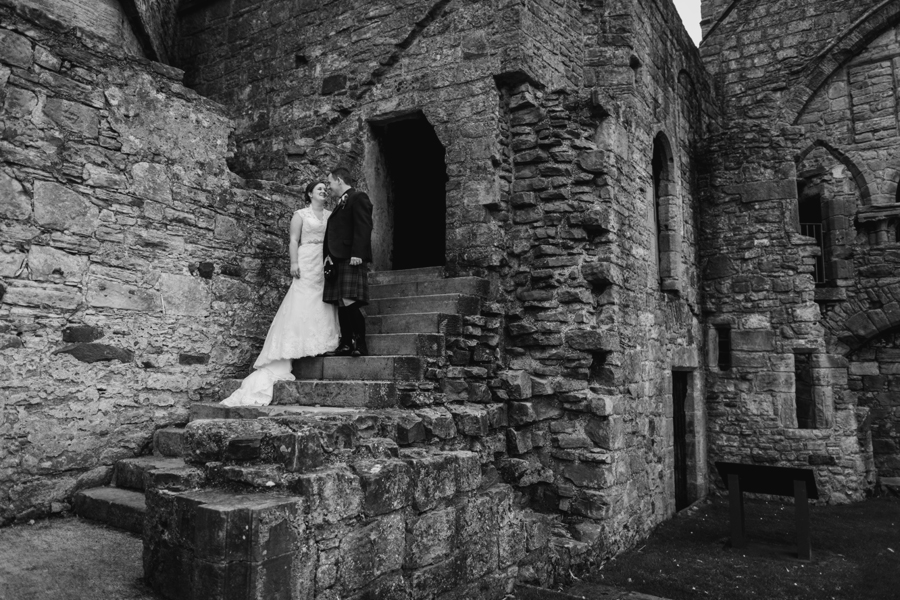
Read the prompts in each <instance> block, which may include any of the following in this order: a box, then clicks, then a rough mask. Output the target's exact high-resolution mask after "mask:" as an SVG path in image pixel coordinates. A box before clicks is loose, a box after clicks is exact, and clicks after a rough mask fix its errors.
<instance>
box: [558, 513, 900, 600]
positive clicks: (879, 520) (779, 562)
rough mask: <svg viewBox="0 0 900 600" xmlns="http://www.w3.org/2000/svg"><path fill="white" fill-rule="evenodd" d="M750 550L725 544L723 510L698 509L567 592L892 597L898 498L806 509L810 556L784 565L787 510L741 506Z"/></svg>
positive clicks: (774, 598)
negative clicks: (594, 586)
mask: <svg viewBox="0 0 900 600" xmlns="http://www.w3.org/2000/svg"><path fill="white" fill-rule="evenodd" d="M745 511H746V526H747V529H746V531H747V533H748V535H749V537H750V545H749V546H748V548H746V549H744V550H734V549H732V548H730V547H729V546H728V544H727V542H728V504H727V501H726V500H725V499H717V500H713V501H709V502H705V503H702V504H700V505H699V506H696V507H694V508H692V509H690V510H688V511H684V512H683V513H681V514H679V515H678V516H677V517H676V518H674V519H672V520H671V521H668V522H666V523H664V524H662V525H661V526H660V527H659V528H658V529H657V530H656V531H655V532H654V533H653V535H652V536H651V537H650V538H649V539H648V540H647V541H646V543H645V544H644V545H643V546H639V547H638V548H636V549H634V550H631V551H629V552H627V553H625V554H623V555H621V556H619V557H618V558H617V559H615V560H613V561H612V562H610V563H608V564H607V565H605V566H604V567H603V568H602V569H601V570H599V571H597V572H595V573H593V574H591V575H590V576H589V577H588V578H587V579H585V580H583V581H581V582H579V583H577V584H576V585H574V586H572V587H571V588H569V589H568V590H566V591H567V592H569V593H571V594H575V595H584V596H585V597H586V598H591V591H590V586H591V583H602V584H606V585H613V586H617V587H621V588H624V589H627V590H630V591H634V592H641V593H644V594H651V595H655V596H661V597H664V598H669V599H671V600H695V599H697V598H710V599H714V600H718V599H721V600H744V599H748V600H749V599H751V598H752V599H755V600H756V599H765V600H787V599H790V600H806V599H809V600H813V599H815V600H881V599H884V600H897V599H900V500H898V499H896V498H876V499H870V500H867V501H865V502H859V503H856V504H849V505H840V506H813V507H811V510H810V512H811V515H810V517H811V528H812V558H813V560H812V561H811V562H807V563H805V562H800V561H798V560H796V559H795V558H793V557H792V556H793V555H792V553H793V552H795V546H794V507H793V504H779V503H775V502H757V501H753V502H747V503H746V504H745Z"/></svg>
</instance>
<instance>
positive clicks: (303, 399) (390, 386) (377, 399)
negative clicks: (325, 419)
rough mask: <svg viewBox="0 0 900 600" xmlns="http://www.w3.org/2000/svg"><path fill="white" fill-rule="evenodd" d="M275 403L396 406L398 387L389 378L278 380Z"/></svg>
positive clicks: (357, 406)
mask: <svg viewBox="0 0 900 600" xmlns="http://www.w3.org/2000/svg"><path fill="white" fill-rule="evenodd" d="M272 404H273V405H276V406H280V405H304V406H327V407H337V408H393V407H395V406H397V386H396V385H394V383H393V382H390V381H322V380H315V379H313V380H310V379H300V380H297V381H279V382H278V383H276V384H275V393H274V394H273V397H272Z"/></svg>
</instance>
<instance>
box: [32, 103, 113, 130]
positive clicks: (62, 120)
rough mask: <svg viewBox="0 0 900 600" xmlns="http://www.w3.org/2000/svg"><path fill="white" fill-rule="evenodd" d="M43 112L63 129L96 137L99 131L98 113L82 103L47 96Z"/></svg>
mask: <svg viewBox="0 0 900 600" xmlns="http://www.w3.org/2000/svg"><path fill="white" fill-rule="evenodd" d="M44 114H45V115H46V116H47V117H48V118H49V119H51V120H52V121H53V122H54V123H56V124H57V125H59V126H60V127H62V128H63V129H66V130H68V131H71V132H74V133H78V134H81V135H83V136H84V137H86V138H96V137H97V135H98V134H99V133H100V115H99V114H98V112H97V110H96V109H94V108H91V107H89V106H85V105H84V104H80V103H78V102H70V101H68V100H63V99H60V98H49V99H48V100H47V102H46V103H45V104H44Z"/></svg>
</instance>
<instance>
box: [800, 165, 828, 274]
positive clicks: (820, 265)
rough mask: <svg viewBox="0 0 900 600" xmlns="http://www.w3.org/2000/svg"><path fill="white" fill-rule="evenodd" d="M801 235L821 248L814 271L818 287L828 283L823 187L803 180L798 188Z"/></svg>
mask: <svg viewBox="0 0 900 600" xmlns="http://www.w3.org/2000/svg"><path fill="white" fill-rule="evenodd" d="M797 198H798V212H799V217H800V234H801V235H805V236H806V237H809V238H812V239H814V240H815V241H816V245H817V246H818V247H819V255H818V256H817V257H816V263H815V267H814V270H813V279H814V281H815V283H816V285H817V286H823V285H824V284H825V283H826V277H825V233H826V231H825V223H824V220H823V218H822V185H821V184H818V185H808V184H807V182H806V181H805V180H801V181H800V182H799V183H798V186H797Z"/></svg>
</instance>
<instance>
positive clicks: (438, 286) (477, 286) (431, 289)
mask: <svg viewBox="0 0 900 600" xmlns="http://www.w3.org/2000/svg"><path fill="white" fill-rule="evenodd" d="M489 291H490V282H488V280H487V279H482V278H481V277H453V278H451V279H430V280H423V281H407V282H404V283H386V284H379V285H370V286H369V296H370V297H371V298H408V297H410V296H434V295H439V294H465V295H467V296H478V297H480V298H486V297H487V295H488V292H489Z"/></svg>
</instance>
